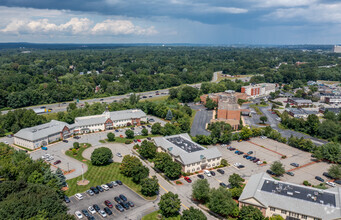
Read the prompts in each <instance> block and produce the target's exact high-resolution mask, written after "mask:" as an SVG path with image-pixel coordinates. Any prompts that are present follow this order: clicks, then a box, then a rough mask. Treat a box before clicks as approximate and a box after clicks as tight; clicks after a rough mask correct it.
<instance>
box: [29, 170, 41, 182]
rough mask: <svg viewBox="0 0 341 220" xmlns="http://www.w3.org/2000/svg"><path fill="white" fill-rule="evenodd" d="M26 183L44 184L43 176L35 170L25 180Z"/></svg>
mask: <svg viewBox="0 0 341 220" xmlns="http://www.w3.org/2000/svg"><path fill="white" fill-rule="evenodd" d="M27 182H28V183H38V184H42V183H43V182H44V177H43V174H41V173H39V172H38V171H37V170H35V171H34V172H33V173H31V175H30V176H29V177H28V179H27Z"/></svg>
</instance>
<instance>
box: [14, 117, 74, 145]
mask: <svg viewBox="0 0 341 220" xmlns="http://www.w3.org/2000/svg"><path fill="white" fill-rule="evenodd" d="M65 126H67V127H68V128H70V127H73V125H71V126H70V125H69V124H68V123H65V122H61V121H56V120H52V121H50V122H48V123H45V124H42V125H37V126H34V127H30V128H24V129H21V130H20V131H18V132H17V133H16V134H15V135H14V136H15V137H18V138H22V139H25V140H29V141H35V140H38V139H41V138H45V137H48V136H50V135H53V134H56V133H59V132H61V131H62V130H63V128H64V127H65Z"/></svg>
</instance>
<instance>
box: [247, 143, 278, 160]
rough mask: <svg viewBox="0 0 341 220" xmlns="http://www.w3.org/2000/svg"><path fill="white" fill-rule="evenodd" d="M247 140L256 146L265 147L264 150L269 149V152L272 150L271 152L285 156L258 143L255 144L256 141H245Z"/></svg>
mask: <svg viewBox="0 0 341 220" xmlns="http://www.w3.org/2000/svg"><path fill="white" fill-rule="evenodd" d="M247 142H249V143H251V144H254V145H256V146H258V147H261V148H263V149H266V150H268V151H271V152H273V153H276V154H278V155H280V156H281V157H282V156H285V155H284V154H281V153H278V152H277V151H274V150H271V149H269V148H267V147H264V146H261V145H259V144H256V143H254V142H252V141H247Z"/></svg>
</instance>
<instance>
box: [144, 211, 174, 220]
mask: <svg viewBox="0 0 341 220" xmlns="http://www.w3.org/2000/svg"><path fill="white" fill-rule="evenodd" d="M158 214H159V211H155V212H152V213H150V214H148V215H145V216H143V218H142V220H157V219H158V218H157V215H158ZM162 219H165V220H180V215H178V216H176V217H169V218H162Z"/></svg>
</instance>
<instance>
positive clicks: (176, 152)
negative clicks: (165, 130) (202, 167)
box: [154, 133, 222, 165]
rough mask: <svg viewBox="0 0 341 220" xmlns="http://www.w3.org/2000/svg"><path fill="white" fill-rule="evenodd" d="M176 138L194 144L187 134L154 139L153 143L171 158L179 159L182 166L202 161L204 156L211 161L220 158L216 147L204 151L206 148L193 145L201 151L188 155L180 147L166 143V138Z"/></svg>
mask: <svg viewBox="0 0 341 220" xmlns="http://www.w3.org/2000/svg"><path fill="white" fill-rule="evenodd" d="M178 136H181V137H182V138H184V139H186V140H187V141H190V142H192V143H194V142H193V141H192V140H191V138H190V136H189V135H188V134H187V133H184V134H177V135H172V136H166V137H156V138H154V142H155V144H156V146H158V147H161V148H163V149H164V150H166V151H167V152H169V153H170V154H172V155H173V156H175V157H180V159H181V162H182V163H183V164H184V165H188V164H191V163H197V162H200V161H201V160H202V156H204V157H205V158H206V159H213V158H218V157H221V156H222V155H221V153H220V151H219V150H218V148H216V147H214V148H210V149H206V148H204V147H202V146H200V145H198V144H196V143H194V144H196V145H197V146H199V147H200V148H202V150H199V151H195V152H191V153H189V152H187V151H185V150H183V149H181V148H180V147H178V146H176V145H175V144H173V143H171V142H170V141H168V140H167V139H166V138H172V137H178Z"/></svg>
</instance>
